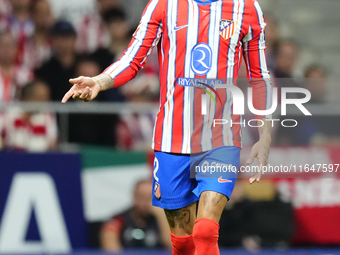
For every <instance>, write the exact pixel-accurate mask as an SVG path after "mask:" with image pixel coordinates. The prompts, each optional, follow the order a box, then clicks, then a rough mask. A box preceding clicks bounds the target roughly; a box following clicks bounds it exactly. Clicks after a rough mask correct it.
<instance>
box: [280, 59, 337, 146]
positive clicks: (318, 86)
mask: <svg viewBox="0 0 340 255" xmlns="http://www.w3.org/2000/svg"><path fill="white" fill-rule="evenodd" d="M304 77H305V79H304V83H303V86H304V87H305V88H306V89H308V90H309V91H310V92H311V100H310V101H309V102H308V104H319V105H320V106H321V105H322V104H323V103H326V102H327V101H326V94H327V90H328V85H327V80H326V78H327V72H326V70H325V69H324V68H323V67H322V66H319V65H315V64H313V65H310V66H309V67H307V69H306V71H305V73H304ZM308 104H305V107H306V108H307V109H308ZM294 119H295V120H296V121H297V122H298V125H297V126H296V127H294V128H283V127H280V128H279V130H278V133H277V134H278V136H277V138H276V140H277V142H278V144H280V145H287V144H289V145H339V144H340V136H339V127H340V119H339V118H336V117H334V115H327V113H326V112H325V113H324V114H323V115H313V116H304V115H303V116H295V117H294Z"/></svg>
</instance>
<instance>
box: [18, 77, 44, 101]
mask: <svg viewBox="0 0 340 255" xmlns="http://www.w3.org/2000/svg"><path fill="white" fill-rule="evenodd" d="M38 84H43V85H44V86H47V84H46V83H45V82H43V81H42V80H34V81H32V82H29V83H27V84H26V85H25V86H24V87H23V88H22V89H21V94H20V99H21V100H22V101H24V100H27V99H29V98H32V97H33V96H34V94H35V90H36V87H37V86H38Z"/></svg>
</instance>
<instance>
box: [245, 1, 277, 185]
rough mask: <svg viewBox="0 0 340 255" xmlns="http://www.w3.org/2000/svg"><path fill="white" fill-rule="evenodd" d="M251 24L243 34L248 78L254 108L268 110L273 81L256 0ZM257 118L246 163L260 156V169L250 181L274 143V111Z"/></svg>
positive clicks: (263, 27)
mask: <svg viewBox="0 0 340 255" xmlns="http://www.w3.org/2000/svg"><path fill="white" fill-rule="evenodd" d="M251 9H252V11H251V16H250V27H249V32H248V34H247V35H246V36H245V37H244V38H243V50H244V51H243V52H244V59H245V63H246V66H247V71H248V72H247V73H248V79H249V82H250V86H251V88H252V99H253V104H254V108H255V109H257V110H267V109H269V108H270V107H271V98H272V97H271V93H272V88H271V82H270V76H269V71H268V69H267V64H266V52H265V51H266V47H265V32H264V29H265V26H266V24H265V21H264V17H263V13H262V10H261V8H260V6H259V4H258V2H257V1H255V2H254V5H253V6H252V8H251ZM256 119H257V120H258V130H259V135H260V136H259V137H260V138H259V141H258V142H257V143H256V144H254V146H253V147H252V150H251V153H250V156H249V158H248V160H247V164H251V163H252V162H253V161H254V159H255V157H256V158H257V159H258V163H259V171H258V172H257V173H254V174H253V176H252V177H251V178H250V179H249V182H250V183H253V182H255V181H257V182H259V181H260V178H261V174H262V169H261V168H262V166H265V165H267V162H268V156H269V147H270V143H271V124H272V123H271V121H269V119H271V115H266V116H264V115H262V116H261V115H260V116H259V115H256Z"/></svg>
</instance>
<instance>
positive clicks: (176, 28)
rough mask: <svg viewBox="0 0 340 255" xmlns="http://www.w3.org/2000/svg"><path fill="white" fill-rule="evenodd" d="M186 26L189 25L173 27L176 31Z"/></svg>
mask: <svg viewBox="0 0 340 255" xmlns="http://www.w3.org/2000/svg"><path fill="white" fill-rule="evenodd" d="M187 26H189V25H184V26H180V27H174V30H175V31H178V30H181V29H183V28H186V27H187Z"/></svg>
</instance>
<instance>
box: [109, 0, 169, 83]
mask: <svg viewBox="0 0 340 255" xmlns="http://www.w3.org/2000/svg"><path fill="white" fill-rule="evenodd" d="M161 1H162V0H150V2H149V3H148V5H147V7H146V8H145V10H144V12H143V15H142V19H141V22H140V23H139V26H138V28H137V30H136V32H135V33H134V34H133V38H132V40H131V42H130V44H129V46H128V48H127V50H126V51H125V52H124V54H123V56H122V57H121V58H120V59H119V60H118V61H117V62H115V63H113V64H112V65H110V66H109V67H108V68H107V69H106V70H105V71H104V73H105V74H108V75H110V76H111V77H112V78H113V80H114V84H115V85H114V87H115V88H116V87H119V86H121V85H123V84H125V83H127V82H128V81H130V80H131V79H133V78H134V77H135V76H136V75H137V72H138V71H139V70H140V69H142V68H143V67H144V65H145V63H146V60H147V58H148V56H149V55H150V53H151V51H152V49H153V48H154V47H155V46H156V45H157V44H158V42H159V39H160V38H161V36H162V29H163V28H162V14H163V12H164V8H162V7H161V3H162V2H161Z"/></svg>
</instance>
